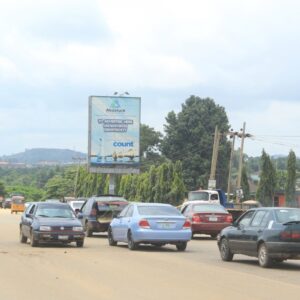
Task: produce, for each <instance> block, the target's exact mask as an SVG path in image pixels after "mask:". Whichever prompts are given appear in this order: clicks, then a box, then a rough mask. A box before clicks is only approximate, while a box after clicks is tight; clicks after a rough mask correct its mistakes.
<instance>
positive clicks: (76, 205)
mask: <svg viewBox="0 0 300 300" xmlns="http://www.w3.org/2000/svg"><path fill="white" fill-rule="evenodd" d="M84 202H85V201H84V200H72V201H69V202H68V204H69V205H70V206H71V208H72V209H73V210H74V211H75V213H76V214H77V213H79V212H80V209H81V207H82V205H83V204H84Z"/></svg>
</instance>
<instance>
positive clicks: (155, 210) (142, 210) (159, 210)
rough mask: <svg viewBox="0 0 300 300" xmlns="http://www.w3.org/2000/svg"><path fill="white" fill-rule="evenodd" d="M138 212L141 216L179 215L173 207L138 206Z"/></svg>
mask: <svg viewBox="0 0 300 300" xmlns="http://www.w3.org/2000/svg"><path fill="white" fill-rule="evenodd" d="M138 212H139V214H140V215H142V216H180V215H181V213H180V212H179V211H178V210H177V209H176V208H175V207H173V206H160V205H151V206H150V205H149V206H146V205H145V206H144V205H143V206H138Z"/></svg>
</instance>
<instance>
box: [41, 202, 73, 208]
mask: <svg viewBox="0 0 300 300" xmlns="http://www.w3.org/2000/svg"><path fill="white" fill-rule="evenodd" d="M36 203H37V204H38V205H39V206H56V207H58V206H61V207H62V206H66V207H69V206H70V205H68V203H62V202H36Z"/></svg>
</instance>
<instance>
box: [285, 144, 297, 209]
mask: <svg viewBox="0 0 300 300" xmlns="http://www.w3.org/2000/svg"><path fill="white" fill-rule="evenodd" d="M295 189H296V155H295V152H294V151H292V150H291V151H290V153H289V156H288V161H287V181H286V186H285V196H286V205H287V206H291V207H295V206H296V199H295Z"/></svg>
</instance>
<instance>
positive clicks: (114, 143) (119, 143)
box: [113, 142, 133, 147]
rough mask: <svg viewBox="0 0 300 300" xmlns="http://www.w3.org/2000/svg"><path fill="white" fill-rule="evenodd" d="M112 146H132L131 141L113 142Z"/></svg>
mask: <svg viewBox="0 0 300 300" xmlns="http://www.w3.org/2000/svg"><path fill="white" fill-rule="evenodd" d="M113 146H114V147H133V142H113Z"/></svg>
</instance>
